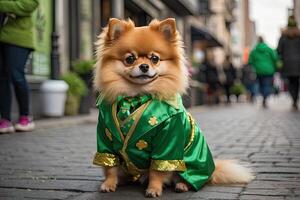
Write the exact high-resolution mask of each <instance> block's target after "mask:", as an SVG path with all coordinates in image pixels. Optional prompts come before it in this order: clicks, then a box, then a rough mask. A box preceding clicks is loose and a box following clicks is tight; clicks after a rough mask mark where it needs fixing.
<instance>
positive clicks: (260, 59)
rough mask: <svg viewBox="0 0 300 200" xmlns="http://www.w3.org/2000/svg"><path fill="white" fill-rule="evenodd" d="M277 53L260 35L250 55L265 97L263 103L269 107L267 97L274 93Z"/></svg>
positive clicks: (261, 91)
mask: <svg viewBox="0 0 300 200" xmlns="http://www.w3.org/2000/svg"><path fill="white" fill-rule="evenodd" d="M276 63H277V55H276V53H275V51H274V50H273V49H271V48H270V47H269V46H268V45H267V44H266V43H265V42H264V39H263V38H262V37H261V36H260V37H258V42H257V44H256V46H255V47H254V49H253V50H252V51H251V53H250V56H249V64H250V65H251V66H252V67H253V68H254V70H255V72H256V75H257V80H258V84H259V90H260V93H261V95H262V97H263V102H262V105H263V107H264V108H266V107H267V98H268V97H269V95H270V94H271V93H272V87H273V75H274V73H275V71H276Z"/></svg>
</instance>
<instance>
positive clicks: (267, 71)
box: [249, 42, 277, 75]
mask: <svg viewBox="0 0 300 200" xmlns="http://www.w3.org/2000/svg"><path fill="white" fill-rule="evenodd" d="M276 63H277V55H276V53H275V51H274V50H273V49H271V48H270V47H269V46H268V45H267V44H266V43H264V42H259V43H258V44H257V45H256V46H255V48H254V49H253V50H252V51H251V53H250V56H249V64H250V65H251V66H252V67H253V68H254V69H255V71H256V74H257V75H273V74H274V73H275V71H276Z"/></svg>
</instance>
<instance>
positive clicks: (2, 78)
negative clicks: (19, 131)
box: [0, 43, 12, 121]
mask: <svg viewBox="0 0 300 200" xmlns="http://www.w3.org/2000/svg"><path fill="white" fill-rule="evenodd" d="M0 48H1V50H0V53H1V59H2V62H1V63H0V97H1V98H0V115H1V118H2V119H6V120H9V121H10V120H11V113H10V112H11V99H12V97H11V88H10V85H11V76H10V70H9V68H8V65H7V63H6V60H7V58H6V55H5V54H4V52H6V48H5V46H4V45H3V43H0Z"/></svg>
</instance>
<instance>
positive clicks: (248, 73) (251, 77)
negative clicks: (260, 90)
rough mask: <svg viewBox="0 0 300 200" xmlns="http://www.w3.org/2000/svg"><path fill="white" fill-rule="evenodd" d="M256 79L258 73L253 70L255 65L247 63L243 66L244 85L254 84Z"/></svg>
mask: <svg viewBox="0 0 300 200" xmlns="http://www.w3.org/2000/svg"><path fill="white" fill-rule="evenodd" d="M255 81H256V73H255V71H254V70H253V67H252V66H251V65H249V64H246V65H244V66H243V68H242V83H243V84H244V85H250V84H254V83H255Z"/></svg>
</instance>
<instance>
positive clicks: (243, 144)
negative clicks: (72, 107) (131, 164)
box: [0, 96, 300, 200]
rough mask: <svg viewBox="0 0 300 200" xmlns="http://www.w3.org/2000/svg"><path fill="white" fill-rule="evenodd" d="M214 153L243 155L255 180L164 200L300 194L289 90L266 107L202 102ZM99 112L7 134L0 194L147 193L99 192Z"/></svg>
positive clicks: (130, 192) (299, 152)
mask: <svg viewBox="0 0 300 200" xmlns="http://www.w3.org/2000/svg"><path fill="white" fill-rule="evenodd" d="M190 111H191V113H192V115H193V116H194V118H195V119H196V120H197V121H198V122H199V123H200V125H201V128H202V130H203V131H204V135H205V136H206V139H207V141H208V144H209V145H210V148H211V150H212V153H213V155H214V157H215V158H226V159H240V160H241V161H242V163H244V164H245V165H248V166H250V167H251V168H252V169H253V171H254V172H255V173H256V178H255V180H254V181H252V182H251V183H250V184H248V185H231V186H210V185H207V186H205V187H204V188H203V189H201V190H200V191H199V192H188V193H184V194H178V193H174V192H173V190H172V188H167V189H166V190H165V191H164V194H163V196H162V198H160V199H172V200H173V199H178V200H179V199H249V200H250V199H251V200H252V199H255V200H259V199H272V200H273V199H275V200H277V199H300V112H291V111H290V105H289V102H288V100H287V98H286V97H285V96H281V97H279V98H278V99H275V98H274V99H272V100H271V102H270V108H269V109H262V108H261V107H260V106H259V105H251V104H243V103H241V104H233V105H231V106H228V107H225V106H218V107H196V108H192V109H191V110H190ZM96 121H97V113H96V112H93V113H92V114H91V115H88V116H83V117H71V118H61V119H47V120H41V121H37V129H36V131H34V132H32V133H13V134H4V135H0V199H1V200H5V199H18V200H19V199H67V200H69V199H75V200H87V199H91V200H93V199H101V200H102V199H110V200H113V199H119V200H123V199H130V200H135V199H143V198H144V190H145V187H144V186H140V185H131V186H122V187H119V188H118V190H117V192H115V193H110V194H103V193H99V192H98V187H99V184H100V182H101V181H102V180H103V174H102V171H101V170H100V168H98V167H96V166H93V165H92V163H91V162H92V158H93V154H94V152H95V149H96V140H95V137H96V135H95V129H96Z"/></svg>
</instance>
